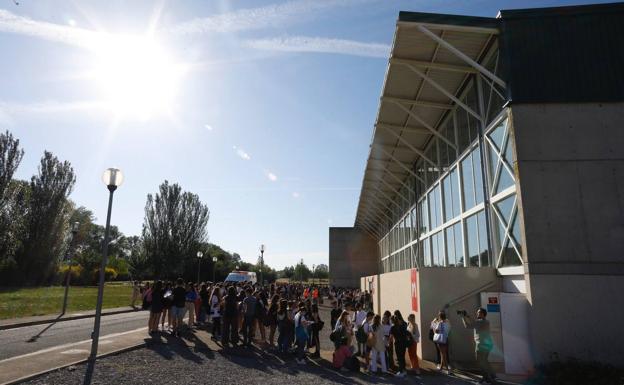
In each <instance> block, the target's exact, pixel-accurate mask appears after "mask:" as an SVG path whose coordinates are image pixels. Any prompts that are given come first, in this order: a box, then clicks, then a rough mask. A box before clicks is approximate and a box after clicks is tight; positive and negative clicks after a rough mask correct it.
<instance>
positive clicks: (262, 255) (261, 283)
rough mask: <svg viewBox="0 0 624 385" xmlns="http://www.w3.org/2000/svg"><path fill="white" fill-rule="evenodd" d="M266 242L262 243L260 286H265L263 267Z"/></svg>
mask: <svg viewBox="0 0 624 385" xmlns="http://www.w3.org/2000/svg"><path fill="white" fill-rule="evenodd" d="M264 250H265V247H264V243H263V244H261V245H260V286H261V287H262V286H264V281H263V280H262V268H263V267H264Z"/></svg>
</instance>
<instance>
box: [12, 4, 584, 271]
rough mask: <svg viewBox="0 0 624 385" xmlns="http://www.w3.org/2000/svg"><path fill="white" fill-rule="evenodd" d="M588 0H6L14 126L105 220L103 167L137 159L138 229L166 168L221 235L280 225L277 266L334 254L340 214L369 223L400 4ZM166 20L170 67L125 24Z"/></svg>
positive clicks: (128, 225) (231, 239)
mask: <svg viewBox="0 0 624 385" xmlns="http://www.w3.org/2000/svg"><path fill="white" fill-rule="evenodd" d="M580 3H582V2H581V1H555V0H550V1H542V0H534V1H489V0H488V1H486V0H480V1H479V0H470V1H459V0H456V1H421V0H412V1H389V0H378V1H375V0H369V1H367V0H327V1H324V0H310V1H300V0H294V1H290V2H282V3H280V2H271V1H259V0H253V1H251V0H233V1H183V2H181V1H172V0H170V1H131V2H129V1H106V2H102V1H80V2H79V1H72V2H70V1H65V2H61V1H43V0H37V1H34V0H20V1H19V5H16V4H14V3H13V2H12V1H10V0H5V1H3V2H2V3H1V4H0V47H1V48H2V61H1V62H0V70H1V73H2V76H1V77H0V128H2V129H3V130H4V129H9V130H11V131H12V132H13V134H14V135H16V136H17V137H18V138H19V139H20V140H21V143H22V146H23V148H24V149H25V151H26V155H25V156H24V159H23V161H22V165H21V167H20V169H19V171H18V175H17V176H18V177H19V178H30V176H31V175H32V174H33V173H35V172H36V168H37V165H38V161H39V158H40V157H41V154H42V153H43V151H44V150H49V151H52V152H53V153H54V154H56V155H57V156H58V157H59V158H60V159H62V160H68V161H70V162H71V163H72V165H73V167H74V169H75V171H76V174H77V182H76V186H75V190H74V192H73V193H72V195H71V199H73V200H74V201H75V202H76V203H77V204H78V205H83V206H86V207H88V208H90V209H91V210H93V211H94V213H95V215H96V216H97V221H98V222H99V223H103V222H104V220H105V215H106V203H107V191H106V189H105V187H104V185H103V184H102V182H101V180H100V175H101V173H102V171H103V170H104V169H105V168H107V167H110V166H117V167H119V168H121V169H122V170H123V172H124V173H125V176H126V182H125V183H124V185H123V186H122V187H121V188H120V189H119V190H118V191H117V193H116V197H115V204H114V211H113V223H114V224H116V225H118V226H119V227H120V229H121V230H122V231H123V232H124V233H125V234H128V235H133V234H137V235H138V234H140V232H141V226H142V223H143V209H144V205H145V198H146V194H147V193H150V192H155V191H156V189H157V187H158V185H159V184H160V183H161V182H162V181H163V180H165V179H167V180H169V181H170V182H177V183H179V184H180V185H181V186H182V187H183V188H184V189H185V190H188V191H192V192H194V193H197V194H199V196H200V197H201V199H202V200H203V201H204V202H205V203H207V204H208V206H209V207H210V211H211V216H210V221H209V225H208V230H209V234H210V241H211V242H213V243H216V244H219V245H221V246H222V247H223V248H225V249H226V250H229V251H231V252H238V253H239V254H241V256H242V258H243V259H244V260H247V261H250V262H255V260H256V258H257V255H258V254H259V253H258V246H259V245H260V244H261V243H265V244H266V245H267V251H266V253H265V260H266V263H268V264H269V265H271V266H273V267H277V268H282V267H283V266H286V265H292V264H295V263H296V262H297V261H298V260H299V259H300V258H303V259H304V260H305V262H306V263H307V264H308V265H312V264H319V263H327V259H328V258H327V254H328V228H329V227H330V226H352V225H353V221H354V216H355V212H356V206H357V202H358V197H359V192H360V186H361V181H362V176H363V172H364V166H365V163H366V156H367V154H368V145H369V143H370V138H371V134H372V125H373V122H374V118H375V115H376V113H377V107H378V101H379V96H380V92H381V87H382V83H383V79H384V75H385V70H386V66H387V57H388V51H389V48H388V47H389V46H390V44H391V43H392V38H393V33H394V29H395V22H396V19H397V16H398V12H399V11H400V10H406V11H421V12H439V13H453V14H467V15H478V16H492V17H493V16H496V14H497V12H498V10H499V9H501V8H503V9H513V8H527V7H539V6H557V5H565V4H580ZM149 31H151V35H152V36H154V37H153V41H155V43H154V44H155V45H156V46H157V47H159V48H155V49H153V50H151V51H149V52H150V54H149V55H152V56H153V57H155V58H165V59H164V62H166V63H169V64H168V65H166V66H164V67H163V68H160V66H162V65H159V64H154V65H152V63H151V62H150V63H143V62H140V60H139V62H138V63H137V62H136V57H137V56H140V55H138V54H136V50H135V48H137V47H141V44H140V43H139V44H138V45H132V44H131V43H128V44H126V43H127V42H131V41H133V40H132V38H126V37H123V38H121V39H116V38H115V36H117V35H120V34H121V35H123V36H127V35H132V36H145V35H147V34H149V33H150V32H149ZM94 32H95V33H94ZM100 36H105V37H103V38H101V39H100V38H99V37H100ZM106 44H112V46H110V45H109V46H107V45H106ZM107 47H108V48H107ZM111 47H112V48H111ZM119 47H122V48H123V47H125V48H123V49H120V48H119ZM154 52H156V54H154ZM163 52H164V53H163ZM159 55H160V56H159ZM120 56H123V58H122V57H120ZM150 57H151V56H150ZM125 58H127V59H125ZM152 62H161V60H152ZM111 68H112V69H111ZM137 68H139V69H138V70H137ZM133 71H134V72H133ZM172 73H174V75H172ZM137 78H141V79H142V81H143V83H139V84H138V85H137V84H134V82H135V81H136V79H137ZM143 85H147V87H148V88H149V91H148V92H146V91H145V88H146V87H143ZM133 87H134V88H133ZM137 87H139V88H141V89H139V90H137ZM134 99H141V100H140V101H139V100H134ZM137 110H140V112H139V111H137Z"/></svg>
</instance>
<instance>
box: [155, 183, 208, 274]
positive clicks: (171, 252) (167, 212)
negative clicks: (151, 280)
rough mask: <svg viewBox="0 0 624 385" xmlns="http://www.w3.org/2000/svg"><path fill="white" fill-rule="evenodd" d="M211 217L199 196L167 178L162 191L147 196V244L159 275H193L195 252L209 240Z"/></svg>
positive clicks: (156, 272)
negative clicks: (207, 227) (207, 238)
mask: <svg viewBox="0 0 624 385" xmlns="http://www.w3.org/2000/svg"><path fill="white" fill-rule="evenodd" d="M209 216H210V211H209V210H208V206H206V205H204V204H203V203H202V202H201V201H200V200H199V196H198V195H196V194H193V193H190V192H183V191H182V188H181V187H180V186H179V185H178V184H177V183H174V184H172V185H170V184H169V182H168V181H165V182H164V183H162V184H161V185H160V187H159V192H158V193H156V194H155V195H152V194H148V195H147V203H146V204H145V220H144V223H143V244H144V247H145V252H146V257H147V259H148V261H149V263H150V265H151V267H152V268H153V272H154V275H155V276H156V277H169V278H174V277H176V276H179V275H185V276H186V277H188V278H192V277H193V276H192V273H193V272H196V271H195V270H194V269H196V261H195V254H196V253H197V250H198V247H199V245H200V244H201V243H203V242H205V240H206V237H207V232H206V226H207V224H208V218H209ZM185 273H186V274H185Z"/></svg>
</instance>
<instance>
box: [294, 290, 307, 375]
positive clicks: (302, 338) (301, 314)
mask: <svg viewBox="0 0 624 385" xmlns="http://www.w3.org/2000/svg"><path fill="white" fill-rule="evenodd" d="M294 322H295V338H296V345H297V363H298V364H302V365H303V364H305V363H306V362H305V359H304V357H305V353H304V348H305V344H306V342H307V341H308V332H307V329H308V326H309V325H310V323H311V322H310V321H308V320H307V319H306V307H305V303H303V302H299V311H298V312H297V314H295V317H294Z"/></svg>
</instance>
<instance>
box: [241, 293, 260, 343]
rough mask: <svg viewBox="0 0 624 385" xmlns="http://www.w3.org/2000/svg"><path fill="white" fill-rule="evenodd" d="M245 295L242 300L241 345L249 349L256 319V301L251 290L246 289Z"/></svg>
mask: <svg viewBox="0 0 624 385" xmlns="http://www.w3.org/2000/svg"><path fill="white" fill-rule="evenodd" d="M245 293H246V294H247V295H246V296H245V299H243V344H244V345H245V346H247V347H250V346H251V342H252V339H253V325H254V320H255V318H256V306H257V302H258V300H257V299H256V297H254V296H253V295H252V291H251V288H248V289H247V291H246V292H245Z"/></svg>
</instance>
